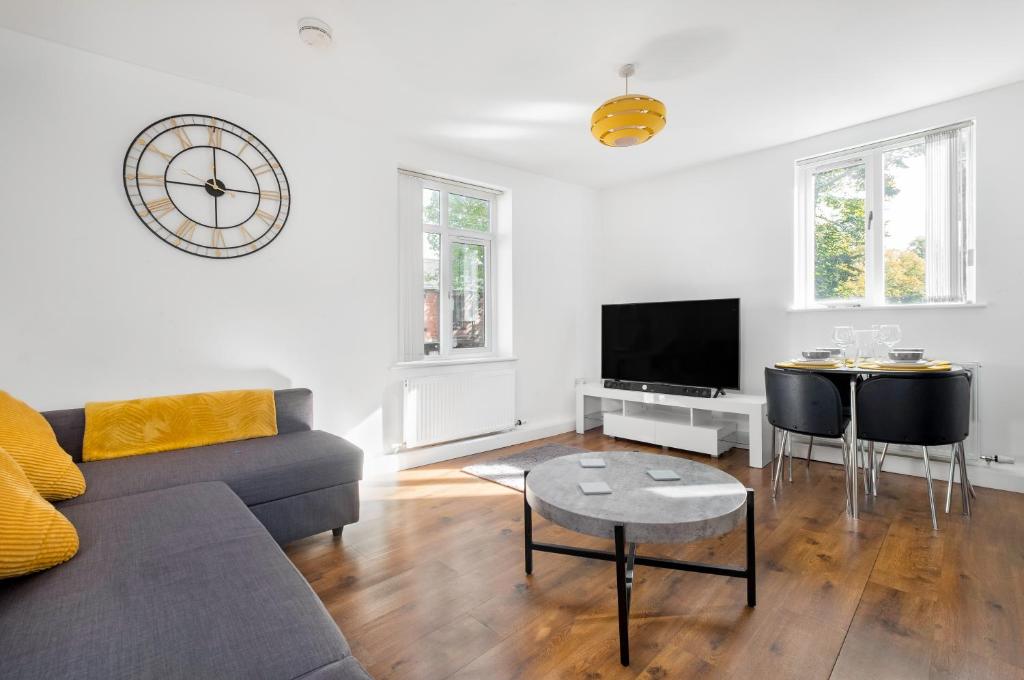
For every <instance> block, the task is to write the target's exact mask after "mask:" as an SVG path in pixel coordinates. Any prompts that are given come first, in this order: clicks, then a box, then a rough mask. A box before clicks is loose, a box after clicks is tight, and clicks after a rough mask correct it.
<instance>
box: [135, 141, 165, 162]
mask: <svg viewBox="0 0 1024 680" xmlns="http://www.w3.org/2000/svg"><path fill="white" fill-rule="evenodd" d="M140 141H141V140H140ZM146 151H152V152H153V153H155V154H156V155H157V156H160V157H161V158H163V159H164V160H165V161H169V160H171V158H172V156H171V154H169V153H165V152H164V151H162V150H161V149H160V147H158V146H157V145H156V144H150V145H149V146H148V147H146Z"/></svg>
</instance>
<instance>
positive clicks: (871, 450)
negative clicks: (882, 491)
mask: <svg viewBox="0 0 1024 680" xmlns="http://www.w3.org/2000/svg"><path fill="white" fill-rule="evenodd" d="M866 464H867V469H866V470H865V472H867V473H868V476H869V477H870V478H871V495H872V496H877V495H878V473H877V470H876V468H875V443H874V442H868V448H867V461H866Z"/></svg>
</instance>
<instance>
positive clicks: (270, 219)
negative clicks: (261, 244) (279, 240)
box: [256, 210, 276, 227]
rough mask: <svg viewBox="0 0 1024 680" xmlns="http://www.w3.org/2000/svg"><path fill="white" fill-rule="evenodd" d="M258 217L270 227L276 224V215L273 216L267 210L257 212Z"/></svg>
mask: <svg viewBox="0 0 1024 680" xmlns="http://www.w3.org/2000/svg"><path fill="white" fill-rule="evenodd" d="M256 217H258V218H260V219H261V220H263V221H264V222H266V224H267V226H268V227H269V226H270V225H272V224H273V223H274V220H275V219H276V216H275V215H271V214H270V213H268V212H267V211H266V210H257V211H256Z"/></svg>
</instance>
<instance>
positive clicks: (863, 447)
mask: <svg viewBox="0 0 1024 680" xmlns="http://www.w3.org/2000/svg"><path fill="white" fill-rule="evenodd" d="M866 454H867V443H866V442H861V443H860V444H858V446H857V465H858V466H859V467H860V469H861V470H862V472H861V474H862V475H863V476H864V496H865V497H867V495H868V494H870V493H871V488H870V487H869V486H868V463H867V458H866V457H865V456H866ZM854 479H856V477H854ZM865 500H866V498H865Z"/></svg>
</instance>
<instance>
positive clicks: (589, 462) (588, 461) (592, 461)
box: [580, 458, 607, 468]
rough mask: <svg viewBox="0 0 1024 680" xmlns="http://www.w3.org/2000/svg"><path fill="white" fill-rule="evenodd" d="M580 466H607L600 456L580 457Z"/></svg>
mask: <svg viewBox="0 0 1024 680" xmlns="http://www.w3.org/2000/svg"><path fill="white" fill-rule="evenodd" d="M580 467H585V468H603V467H607V465H606V464H605V462H604V460H603V459H601V458H580Z"/></svg>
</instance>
